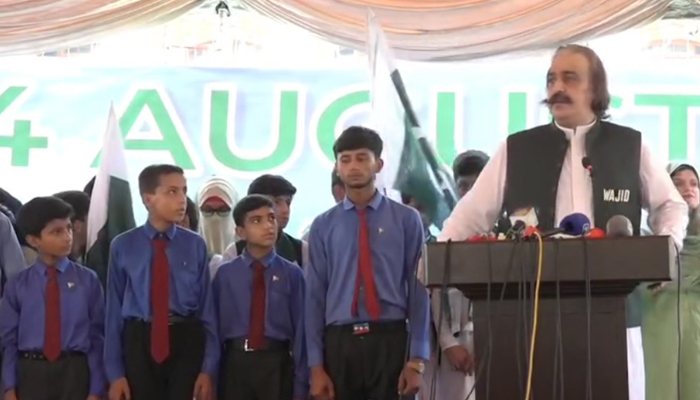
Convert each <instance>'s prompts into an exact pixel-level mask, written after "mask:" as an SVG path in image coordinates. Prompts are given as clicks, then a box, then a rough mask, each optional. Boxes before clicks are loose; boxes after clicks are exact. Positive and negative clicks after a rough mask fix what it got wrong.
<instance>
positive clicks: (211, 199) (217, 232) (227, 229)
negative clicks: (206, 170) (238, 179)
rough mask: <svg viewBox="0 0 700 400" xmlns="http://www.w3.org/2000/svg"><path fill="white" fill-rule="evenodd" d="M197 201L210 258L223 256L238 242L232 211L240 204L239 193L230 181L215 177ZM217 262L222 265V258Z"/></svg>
mask: <svg viewBox="0 0 700 400" xmlns="http://www.w3.org/2000/svg"><path fill="white" fill-rule="evenodd" d="M196 201H197V206H198V207H199V213H200V218H199V233H200V235H202V237H203V238H204V242H205V243H206V244H207V251H208V252H209V255H210V256H215V255H216V256H221V255H222V254H224V252H225V251H226V248H227V247H228V246H229V245H230V244H231V243H235V242H236V233H235V232H236V227H235V225H234V223H233V217H231V210H233V207H234V206H235V205H236V203H237V202H238V193H237V192H236V189H234V188H233V186H231V184H230V183H229V182H228V181H226V180H225V179H223V178H219V177H217V176H213V177H211V178H209V179H208V180H207V181H206V182H204V184H203V185H202V187H201V188H200V189H199V193H198V194H197V199H196ZM215 260H216V262H217V263H220V261H221V258H220V257H216V258H212V262H215ZM212 276H213V274H212Z"/></svg>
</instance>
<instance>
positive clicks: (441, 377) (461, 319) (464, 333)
mask: <svg viewBox="0 0 700 400" xmlns="http://www.w3.org/2000/svg"><path fill="white" fill-rule="evenodd" d="M401 200H402V202H403V204H405V205H407V206H409V207H412V208H414V209H415V210H416V211H418V212H419V213H420V215H421V219H422V220H423V226H424V229H425V243H431V242H435V241H436V240H437V238H436V237H435V236H433V235H432V234H431V233H430V225H431V224H432V222H431V221H430V220H429V219H428V216H427V215H425V214H424V213H423V212H422V206H421V204H420V203H419V202H418V201H417V200H416V199H415V198H413V197H411V196H410V195H408V194H405V193H401ZM423 268H424V259H421V262H420V266H419V271H420V272H419V273H418V276H419V277H422V276H423ZM439 293H440V292H439V291H434V293H431V309H432V313H431V315H432V318H433V321H432V327H433V329H432V330H431V333H432V340H431V343H433V346H432V357H431V358H430V362H429V363H428V365H426V371H425V384H424V385H423V387H422V388H421V390H420V393H419V399H420V400H436V399H437V400H449V399H460V400H464V399H466V398H467V395H468V394H469V392H470V391H471V389H472V387H473V385H474V379H473V377H472V375H473V369H472V364H471V363H472V360H471V353H472V352H473V347H474V342H473V329H472V325H471V323H470V322H469V321H470V318H469V301H468V299H466V298H465V297H464V296H463V295H462V293H461V292H459V291H458V290H454V293H452V292H450V294H451V297H448V299H449V300H450V301H452V302H453V303H455V304H457V307H459V308H458V309H457V311H458V314H456V315H455V316H456V317H457V316H458V318H455V319H456V321H457V322H456V324H455V325H458V326H459V328H455V331H456V334H453V333H452V329H451V328H450V329H449V334H450V335H452V338H451V339H454V342H452V341H451V340H448V339H447V338H442V342H443V343H445V345H446V346H447V345H452V346H451V347H448V348H447V349H446V350H448V351H446V352H442V350H441V347H440V345H439V344H438V335H437V329H436V328H435V327H437V326H438V325H439V323H440V319H439V316H440V310H441V308H440V297H439ZM462 303H465V304H464V305H462ZM444 312H445V311H444V310H443V313H444ZM462 313H465V315H462ZM443 320H444V317H443ZM447 330H448V329H447V324H446V323H445V322H443V331H444V332H442V333H443V334H446V332H447ZM455 343H456V344H455ZM463 349H464V350H466V352H465V351H463ZM473 398H474V394H473V393H472V395H471V396H470V397H469V400H473Z"/></svg>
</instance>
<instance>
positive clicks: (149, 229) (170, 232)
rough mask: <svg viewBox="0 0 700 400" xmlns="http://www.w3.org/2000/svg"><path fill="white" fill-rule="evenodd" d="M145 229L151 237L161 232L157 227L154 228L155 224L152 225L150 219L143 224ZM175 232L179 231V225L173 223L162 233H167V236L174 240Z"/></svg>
mask: <svg viewBox="0 0 700 400" xmlns="http://www.w3.org/2000/svg"><path fill="white" fill-rule="evenodd" d="M143 229H144V230H145V231H146V235H148V237H149V238H150V239H155V238H156V236H157V235H160V234H161V232H158V231H157V230H156V228H154V227H153V225H151V223H150V222H148V221H146V223H145V224H143ZM175 232H177V226H176V225H175V224H172V225H170V228H168V229H167V230H166V231H165V232H162V233H163V234H165V236H166V237H167V238H168V239H170V240H172V239H173V238H174V237H175Z"/></svg>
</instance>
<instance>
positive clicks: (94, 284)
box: [0, 197, 106, 400]
mask: <svg viewBox="0 0 700 400" xmlns="http://www.w3.org/2000/svg"><path fill="white" fill-rule="evenodd" d="M72 215H73V209H72V208H71V206H70V205H69V204H67V203H66V202H64V201H63V200H61V199H59V198H57V197H37V198H35V199H33V200H31V201H29V202H28V203H26V204H25V205H24V206H22V208H21V209H20V211H19V214H18V216H17V226H18V228H19V229H20V231H21V232H23V233H24V234H26V239H27V242H28V243H29V244H31V245H32V247H34V248H35V249H37V251H38V257H37V260H36V261H35V262H34V263H33V264H32V265H31V266H30V267H29V268H27V269H25V270H23V271H22V272H20V273H19V274H17V275H16V276H15V277H13V278H11V279H10V280H9V281H8V283H7V285H6V287H5V297H4V299H3V301H2V304H1V305H0V337H1V338H2V346H3V355H4V358H3V363H2V370H3V373H2V378H3V386H4V389H5V400H16V399H26V400H50V399H60V400H73V399H76V400H78V399H88V400H97V399H100V398H102V396H103V395H104V394H105V389H106V380H105V376H104V369H103V368H104V367H103V362H102V353H103V351H104V297H103V291H102V285H100V281H99V280H98V279H97V274H95V272H94V271H92V270H90V269H88V268H85V267H83V266H82V265H80V264H77V263H75V262H73V261H71V260H70V259H69V258H68V256H69V255H70V254H71V250H72V248H73V247H72V246H73V233H72V227H71V218H72Z"/></svg>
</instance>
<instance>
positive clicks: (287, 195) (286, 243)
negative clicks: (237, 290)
mask: <svg viewBox="0 0 700 400" xmlns="http://www.w3.org/2000/svg"><path fill="white" fill-rule="evenodd" d="M296 193H297V188H295V187H294V185H292V183H291V182H289V181H288V180H286V179H285V178H283V177H281V176H279V175H268V174H266V175H261V176H259V177H257V178H255V180H253V182H251V184H250V186H248V195H251V194H260V195H263V196H268V197H270V198H271V199H272V201H273V202H274V203H275V213H276V216H277V225H278V227H279V230H280V231H279V234H278V235H277V243H276V244H275V251H276V252H277V254H278V255H279V256H281V257H284V258H285V259H287V260H288V261H291V262H293V263H296V264H297V265H298V266H300V267H305V266H306V265H307V263H308V262H307V260H308V254H309V247H308V244H307V243H306V242H305V241H302V240H299V239H297V238H295V237H293V236H292V235H290V234H288V233H286V232H284V228H286V227H287V224H288V223H289V217H290V214H291V206H292V200H294V195H295V194H296ZM244 248H245V240H239V241H238V242H236V244H235V245H232V246H229V248H228V249H227V250H226V254H225V255H224V260H231V259H233V258H234V257H236V255H238V254H241V252H242V251H243V249H244Z"/></svg>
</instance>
